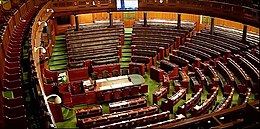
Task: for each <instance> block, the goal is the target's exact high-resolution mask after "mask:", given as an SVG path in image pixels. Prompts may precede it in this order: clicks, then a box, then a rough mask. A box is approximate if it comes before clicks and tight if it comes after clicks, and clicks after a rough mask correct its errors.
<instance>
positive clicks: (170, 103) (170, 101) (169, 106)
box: [161, 88, 187, 113]
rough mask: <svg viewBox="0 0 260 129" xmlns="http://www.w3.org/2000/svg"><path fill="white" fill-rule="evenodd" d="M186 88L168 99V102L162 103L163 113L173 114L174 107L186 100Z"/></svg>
mask: <svg viewBox="0 0 260 129" xmlns="http://www.w3.org/2000/svg"><path fill="white" fill-rule="evenodd" d="M186 92H187V91H186V88H183V89H180V90H179V91H178V92H176V93H175V94H174V95H173V96H170V97H167V101H165V102H164V101H162V104H161V109H162V110H163V111H166V110H168V111H170V112H171V113H173V106H174V105H176V104H177V103H178V102H179V101H180V100H181V99H186Z"/></svg>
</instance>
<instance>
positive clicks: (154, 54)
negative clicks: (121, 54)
mask: <svg viewBox="0 0 260 129" xmlns="http://www.w3.org/2000/svg"><path fill="white" fill-rule="evenodd" d="M132 55H137V56H148V57H152V60H153V62H152V63H153V65H155V64H156V61H157V52H156V51H150V50H138V49H134V50H133V52H132Z"/></svg>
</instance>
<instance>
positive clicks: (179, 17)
mask: <svg viewBox="0 0 260 129" xmlns="http://www.w3.org/2000/svg"><path fill="white" fill-rule="evenodd" d="M177 28H178V29H180V28H181V14H180V13H178V14H177Z"/></svg>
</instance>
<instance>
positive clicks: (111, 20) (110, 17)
mask: <svg viewBox="0 0 260 129" xmlns="http://www.w3.org/2000/svg"><path fill="white" fill-rule="evenodd" d="M109 26H110V27H113V16H112V12H109Z"/></svg>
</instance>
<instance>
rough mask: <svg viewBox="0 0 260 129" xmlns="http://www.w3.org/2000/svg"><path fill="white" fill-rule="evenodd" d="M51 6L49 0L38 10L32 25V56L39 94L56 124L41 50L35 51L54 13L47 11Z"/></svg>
mask: <svg viewBox="0 0 260 129" xmlns="http://www.w3.org/2000/svg"><path fill="white" fill-rule="evenodd" d="M50 7H51V2H48V3H47V4H45V5H44V6H43V7H42V8H41V10H40V11H39V12H38V14H37V16H36V17H35V20H34V23H33V26H32V35H31V39H32V40H31V44H32V50H33V53H32V56H33V60H34V66H35V67H36V72H37V78H38V82H39V83H38V86H37V91H38V94H40V95H42V96H43V98H44V102H45V105H46V107H47V109H48V112H49V113H50V116H51V122H52V123H53V124H54V126H55V121H54V118H53V116H52V112H51V110H50V107H49V104H48V102H47V97H46V95H45V92H44V87H43V79H42V73H41V67H40V52H39V50H37V51H34V50H35V48H37V47H39V46H40V43H41V35H42V30H43V27H44V22H47V20H48V19H49V18H50V17H51V15H52V11H48V12H47V9H49V8H50Z"/></svg>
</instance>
